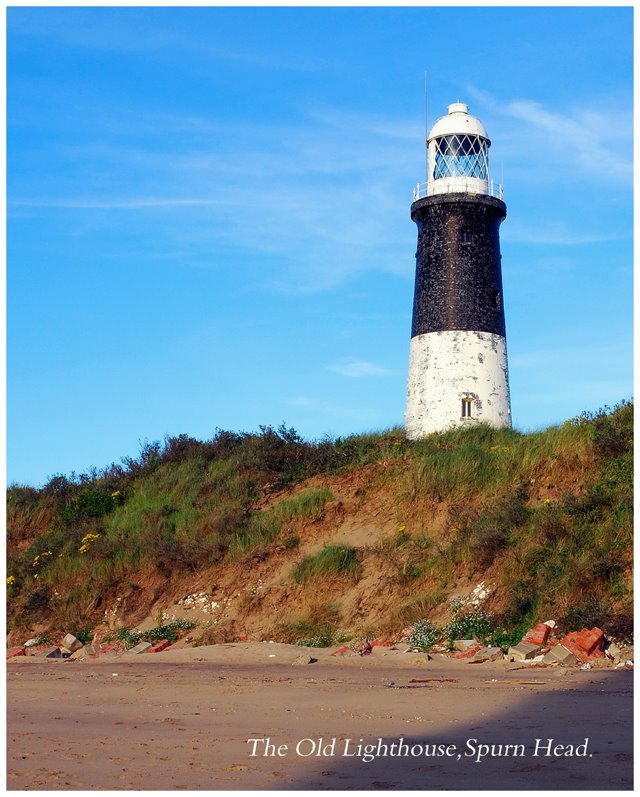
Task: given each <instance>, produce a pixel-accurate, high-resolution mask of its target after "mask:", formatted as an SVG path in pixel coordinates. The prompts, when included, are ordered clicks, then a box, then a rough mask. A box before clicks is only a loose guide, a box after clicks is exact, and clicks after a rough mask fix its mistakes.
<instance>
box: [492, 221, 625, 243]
mask: <svg viewBox="0 0 640 797" xmlns="http://www.w3.org/2000/svg"><path fill="white" fill-rule="evenodd" d="M619 237H620V236H617V235H605V234H603V233H599V232H597V231H587V230H580V231H578V230H571V229H570V228H569V227H568V226H567V224H566V223H565V222H562V221H558V220H549V219H543V220H541V221H539V222H535V223H532V224H529V225H528V226H526V225H524V224H522V223H521V222H518V221H517V220H516V221H510V222H509V224H507V225H505V228H504V229H503V230H501V232H500V238H501V239H502V241H504V242H505V243H518V244H541V245H549V244H553V245H557V246H576V245H579V244H595V243H602V242H604V241H613V240H618V239H619Z"/></svg>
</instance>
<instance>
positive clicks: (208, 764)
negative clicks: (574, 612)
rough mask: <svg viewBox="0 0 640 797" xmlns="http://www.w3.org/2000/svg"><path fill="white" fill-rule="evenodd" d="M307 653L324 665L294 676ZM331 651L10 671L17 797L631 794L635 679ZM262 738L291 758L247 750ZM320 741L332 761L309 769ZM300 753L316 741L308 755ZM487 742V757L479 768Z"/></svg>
mask: <svg viewBox="0 0 640 797" xmlns="http://www.w3.org/2000/svg"><path fill="white" fill-rule="evenodd" d="M304 653H306V654H308V655H311V656H313V657H315V658H317V659H318V661H317V662H316V663H314V664H300V665H295V664H294V662H295V661H296V659H298V658H299V657H300V656H301V654H304ZM330 653H331V651H330V650H311V649H306V648H296V647H292V646H288V645H280V644H270V643H246V644H243V643H240V644H235V645H216V646H211V647H202V648H190V649H182V650H171V651H165V652H164V653H161V654H156V655H149V654H145V655H142V656H138V657H133V656H118V657H115V656H113V657H108V656H106V655H105V656H103V657H101V658H100V659H98V660H85V661H78V662H73V661H61V660H51V661H45V660H42V659H37V658H35V657H33V658H31V657H29V658H25V657H18V658H16V659H12V660H11V661H9V662H8V664H7V678H8V688H7V701H8V754H7V769H8V784H7V785H8V788H9V789H20V790H23V789H45V790H48V789H61V790H70V789H91V790H93V789H102V790H104V789H211V790H217V789H220V790H226V789H250V790H262V789H272V790H273V789H276V790H289V789H330V790H343V789H364V790H369V789H380V790H385V789H429V790H433V789H438V790H444V789H446V790H452V789H454V790H455V789H471V790H482V789H520V790H532V789H554V790H565V789H570V790H577V789H580V790H591V789H631V788H632V750H633V742H632V683H633V678H632V675H633V674H632V672H629V671H614V670H605V669H593V670H589V671H579V670H576V669H559V668H546V669H538V668H530V667H528V668H520V669H512V668H513V665H506V664H505V663H504V662H497V663H485V664H479V665H471V664H468V663H466V662H461V661H453V660H451V659H448V658H445V657H441V656H434V657H433V659H432V660H431V661H427V659H426V656H424V655H421V654H412V653H404V652H402V651H392V650H384V649H381V648H376V649H375V650H374V653H373V655H371V656H367V657H357V656H348V657H342V658H335V657H332V656H331V655H330ZM267 738H268V739H270V740H271V742H272V743H273V744H274V745H275V746H276V747H279V748H280V752H282V753H284V755H282V756H278V755H273V756H271V755H267V756H265V755H262V753H263V752H264V743H262V742H255V743H254V742H251V743H248V742H247V740H248V739H267ZM319 739H322V740H323V741H322V743H321V749H322V750H324V752H326V753H327V754H328V755H310V756H306V755H302V754H303V753H307V752H308V751H309V750H310V749H311V747H312V745H317V744H318V740H319ZM346 739H350V740H351V741H350V742H349V743H347V742H346V741H345V740H346ZM361 739H362V740H363V743H364V744H372V745H374V746H375V745H377V744H378V740H379V739H382V743H386V744H387V745H391V744H393V743H395V744H396V746H397V745H398V744H399V740H400V739H404V741H405V743H407V744H408V745H409V746H412V745H419V746H421V748H420V749H423V748H424V747H425V746H426V745H440V746H441V747H444V746H451V747H449V752H452V753H453V755H452V756H450V757H448V756H444V755H439V756H426V755H417V756H411V755H408V756H406V755H405V756H398V755H396V756H391V755H388V756H387V757H382V756H379V757H376V758H375V760H373V761H370V762H368V763H365V761H363V759H362V757H358V756H357V755H353V756H352V755H345V752H346V753H354V752H355V753H357V746H358V744H359V743H360V740H361ZM536 739H541V740H543V741H544V744H545V746H546V745H547V744H548V741H547V740H549V739H553V740H554V741H553V744H554V745H564V746H565V747H564V750H563V751H562V752H567V750H568V749H569V748H568V747H567V746H568V745H572V746H573V747H574V748H576V747H577V746H578V745H582V746H584V742H585V739H588V744H587V750H586V752H587V755H586V756H577V755H572V756H566V755H550V756H546V755H543V754H540V755H538V756H534V755H533V752H534V749H535V745H536ZM301 740H311V741H302V743H301V746H300V747H299V753H301V754H298V753H296V746H297V745H298V743H300V742H301ZM334 740H335V741H334ZM473 740H475V741H473ZM346 744H348V746H347V748H346V751H345V745H346ZM481 744H482V745H486V746H487V748H488V754H487V755H486V757H484V758H483V759H482V760H481V761H478V760H477V759H478V752H479V751H480V750H483V748H480V747H479V745H481ZM283 745H285V746H286V749H285V748H284V747H282V746H283ZM454 745H455V747H453V746H454ZM491 745H495V747H494V748H493V750H492V751H491V750H490V747H491ZM505 745H510V746H511V747H505ZM517 745H523V746H524V749H523V748H521V747H517ZM254 746H255V748H256V752H257V753H259V755H256V756H252V755H251V752H252V748H253V747H254ZM416 750H418V748H416ZM577 750H578V752H580V748H579V747H577ZM381 751H382V748H381ZM471 751H474V752H473V754H472V755H471V754H470V755H467V753H471ZM396 752H397V750H396ZM556 752H558V751H556ZM574 752H575V750H574Z"/></svg>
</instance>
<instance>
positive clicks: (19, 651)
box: [7, 648, 25, 659]
mask: <svg viewBox="0 0 640 797" xmlns="http://www.w3.org/2000/svg"><path fill="white" fill-rule="evenodd" d="M24 655H25V652H24V648H9V650H7V658H8V659H13V658H15V657H16V656H24Z"/></svg>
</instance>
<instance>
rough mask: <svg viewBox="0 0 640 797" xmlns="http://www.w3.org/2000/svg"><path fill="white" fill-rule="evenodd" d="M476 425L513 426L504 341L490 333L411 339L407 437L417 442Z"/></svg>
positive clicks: (441, 334) (431, 334) (435, 334)
mask: <svg viewBox="0 0 640 797" xmlns="http://www.w3.org/2000/svg"><path fill="white" fill-rule="evenodd" d="M463 412H464V413H465V415H464V416H463ZM452 419H453V420H452ZM473 423H488V424H489V425H490V426H494V427H498V428H499V427H511V407H510V399H509V377H508V372H507V344H506V341H505V339H504V338H503V337H502V335H495V334H492V333H490V332H469V331H463V330H454V331H444V332H428V333H426V334H424V335H417V336H416V337H414V338H412V339H411V348H410V354H409V382H408V388H407V410H406V416H405V427H406V432H407V437H408V438H409V439H410V440H417V439H419V438H421V437H424V436H425V435H427V434H430V433H431V432H440V431H443V430H444V429H446V428H451V427H454V426H465V425H468V424H473Z"/></svg>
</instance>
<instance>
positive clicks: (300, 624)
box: [275, 603, 340, 648]
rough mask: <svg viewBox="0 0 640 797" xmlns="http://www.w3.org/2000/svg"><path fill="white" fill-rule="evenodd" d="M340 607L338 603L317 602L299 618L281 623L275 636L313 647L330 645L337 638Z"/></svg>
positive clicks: (289, 641)
mask: <svg viewBox="0 0 640 797" xmlns="http://www.w3.org/2000/svg"><path fill="white" fill-rule="evenodd" d="M339 620H340V608H339V607H338V605H337V604H336V603H316V604H313V605H311V606H310V607H309V608H308V611H307V613H306V614H305V615H304V616H303V617H301V618H300V619H298V620H293V621H289V622H283V623H280V624H279V625H278V626H277V627H276V629H275V636H276V637H277V638H279V639H282V641H283V642H288V643H293V644H295V645H304V646H306V647H311V648H327V647H330V646H331V645H332V644H333V643H334V642H335V641H336V639H337V636H336V634H337V631H336V629H337V624H338V622H339Z"/></svg>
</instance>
